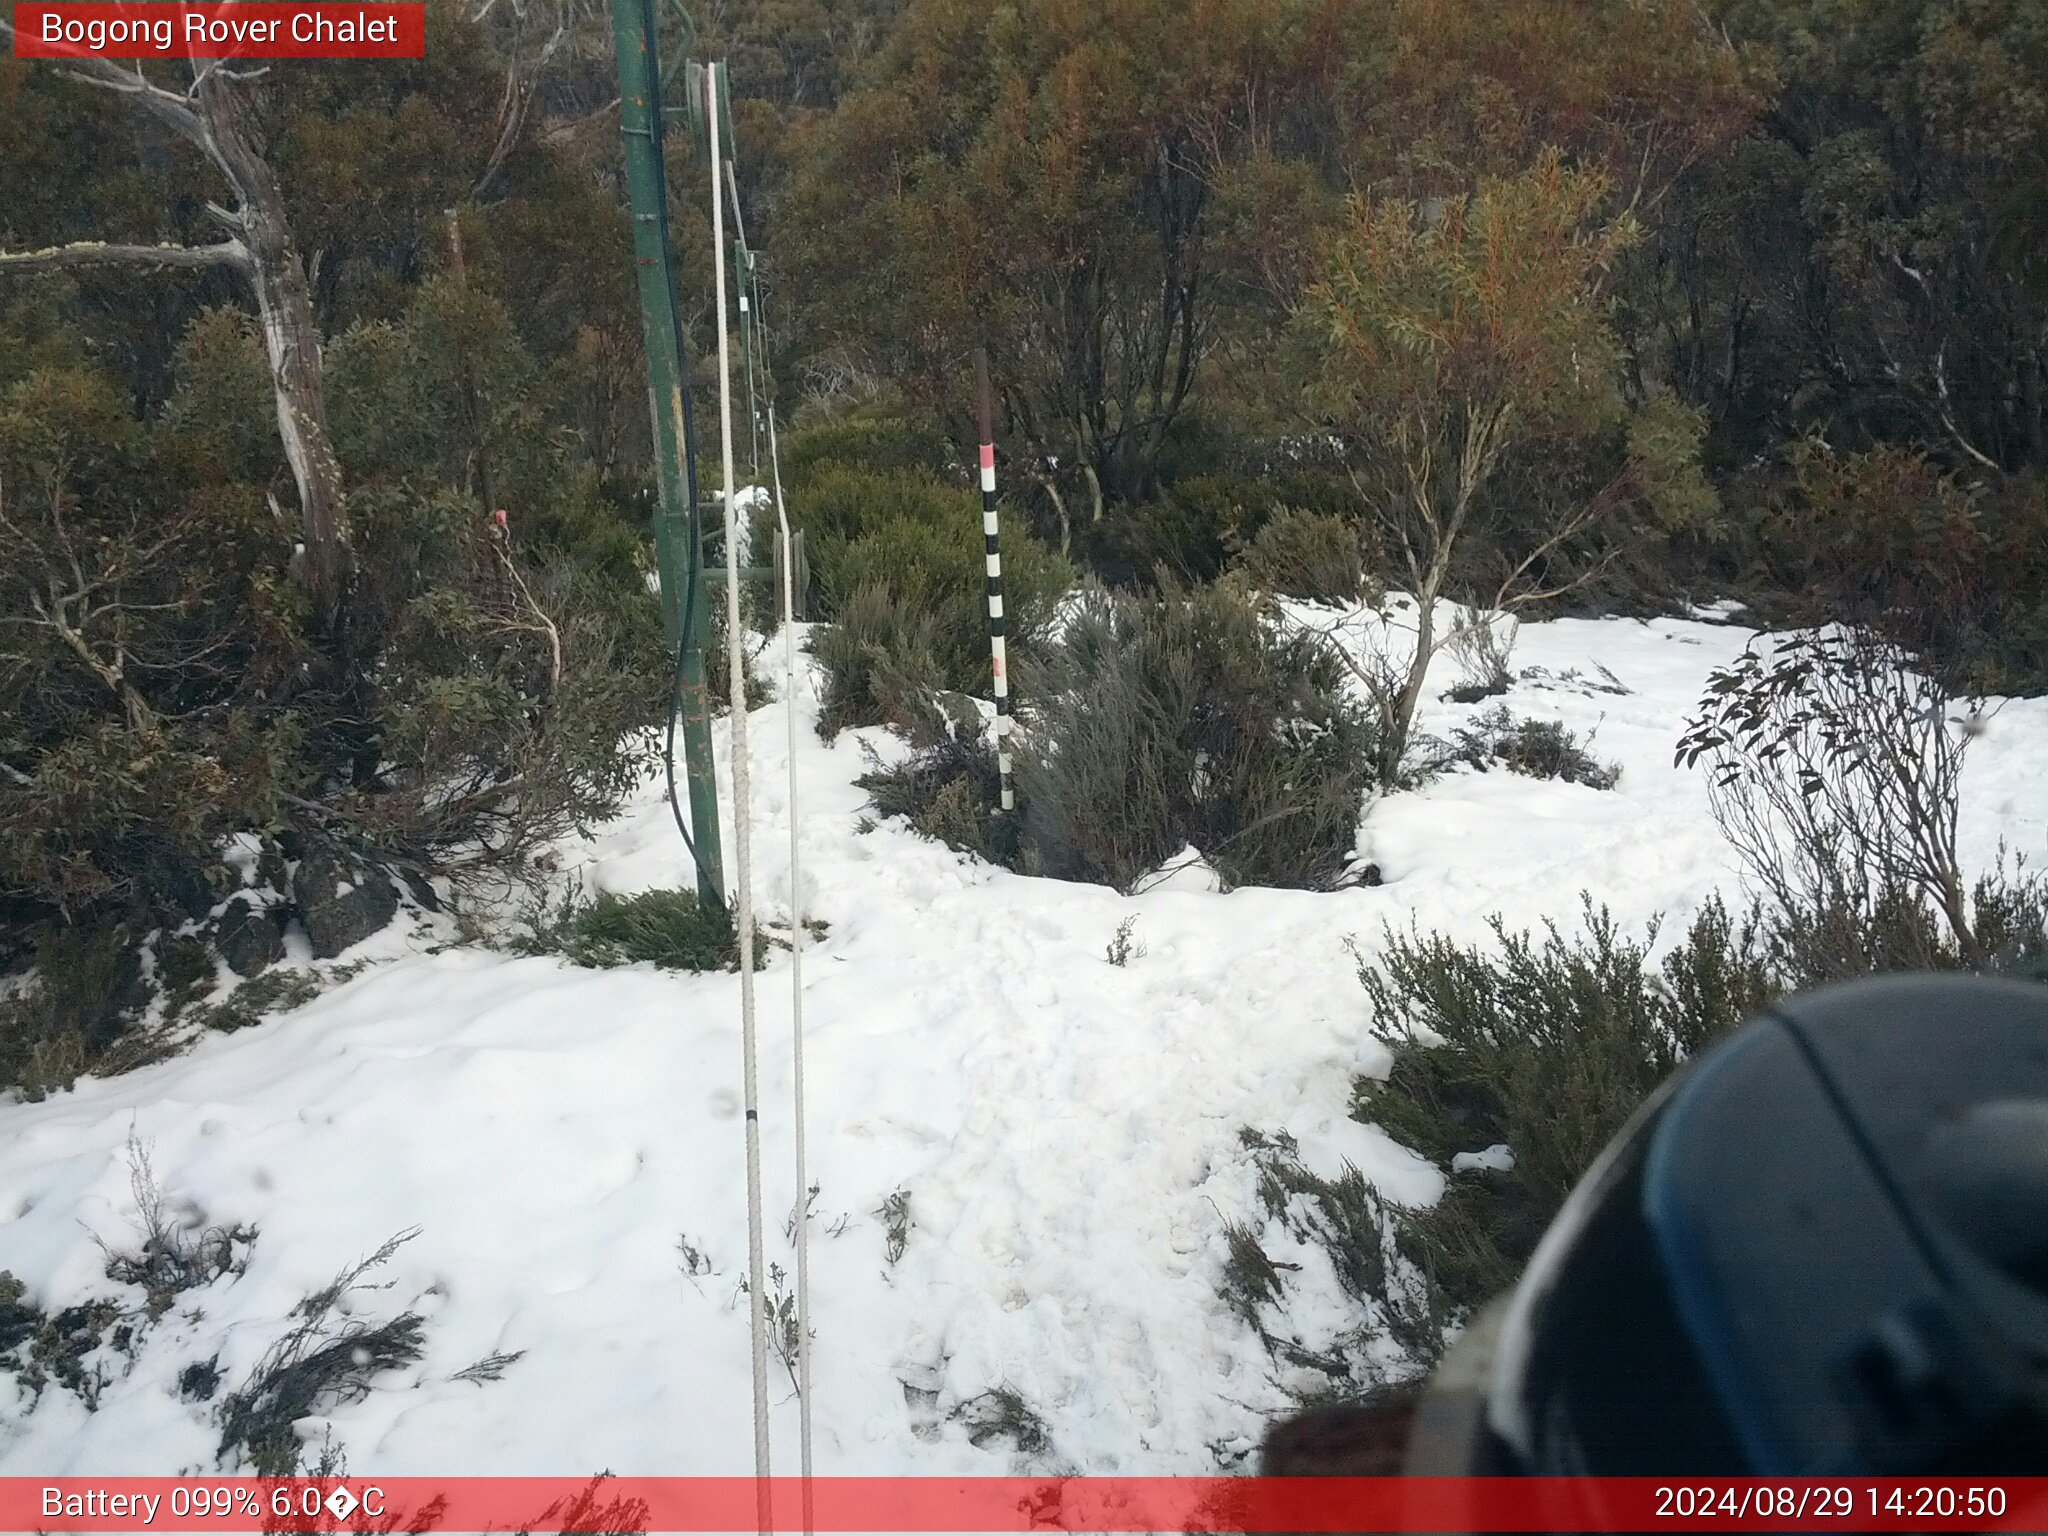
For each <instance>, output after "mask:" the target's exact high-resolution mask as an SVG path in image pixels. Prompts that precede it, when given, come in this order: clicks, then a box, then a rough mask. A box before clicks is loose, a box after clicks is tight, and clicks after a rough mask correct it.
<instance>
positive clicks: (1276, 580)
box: [1237, 507, 1366, 608]
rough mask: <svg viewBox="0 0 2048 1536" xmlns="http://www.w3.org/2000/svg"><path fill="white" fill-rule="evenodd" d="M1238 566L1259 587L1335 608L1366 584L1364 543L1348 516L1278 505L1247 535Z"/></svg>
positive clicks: (1349, 601)
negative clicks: (1275, 510)
mask: <svg viewBox="0 0 2048 1536" xmlns="http://www.w3.org/2000/svg"><path fill="white" fill-rule="evenodd" d="M1237 568H1238V569H1239V570H1241V571H1243V572H1244V574H1245V576H1246V578H1247V579H1249V580H1250V582H1251V583H1252V585H1253V586H1255V587H1258V588H1260V589H1261V590H1262V591H1266V592H1277V593H1279V594H1280V595H1282V596H1284V597H1298V598H1302V599H1304V600H1305V601H1307V602H1312V603H1326V604H1328V605H1329V606H1331V607H1333V608H1338V607H1343V606H1344V605H1345V604H1347V603H1352V602H1356V601H1357V600H1358V597H1359V595H1360V593H1361V592H1363V591H1364V589H1365V585H1366V577H1365V543H1364V540H1363V539H1362V538H1361V537H1360V534H1359V529H1358V525H1357V523H1355V522H1353V521H1350V520H1349V519H1346V518H1342V517H1337V516H1334V515H1332V514H1329V513H1323V512H1304V511H1302V510H1301V509H1299V508H1297V507H1283V508H1281V509H1280V510H1279V511H1278V512H1276V513H1274V515H1273V516H1272V517H1271V518H1270V519H1268V520H1267V521H1266V523H1265V524H1264V525H1263V526H1262V527H1261V528H1260V529H1259V531H1258V532H1257V533H1255V534H1254V535H1252V538H1251V542H1250V543H1249V544H1247V545H1246V546H1245V549H1244V553H1243V554H1242V555H1240V556H1239V557H1238V560H1237Z"/></svg>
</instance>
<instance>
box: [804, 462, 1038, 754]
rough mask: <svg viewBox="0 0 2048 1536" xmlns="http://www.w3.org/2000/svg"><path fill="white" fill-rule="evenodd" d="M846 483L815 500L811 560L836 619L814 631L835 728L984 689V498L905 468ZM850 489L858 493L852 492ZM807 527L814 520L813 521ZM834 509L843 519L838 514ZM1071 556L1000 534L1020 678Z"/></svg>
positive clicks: (828, 728) (1010, 642)
mask: <svg viewBox="0 0 2048 1536" xmlns="http://www.w3.org/2000/svg"><path fill="white" fill-rule="evenodd" d="M825 479H826V480H827V481H828V482H830V483H831V484H833V485H837V486H840V487H841V488H842V489H843V490H844V491H845V492H846V493H847V494H846V495H845V496H844V497H842V498H841V499H839V500H836V501H835V500H830V499H827V500H824V501H821V502H819V503H817V504H815V505H816V506H817V507H818V509H819V515H820V516H821V517H823V518H824V519H825V520H826V529H825V531H824V532H823V533H821V534H819V535H818V537H817V541H816V547H815V549H814V550H813V553H812V569H813V571H814V573H815V575H816V577H817V580H818V583H819V586H820V589H821V591H822V593H823V594H824V596H825V604H826V610H827V612H828V613H829V614H830V615H831V617H832V618H833V620H834V623H833V627H832V629H830V630H827V631H825V632H824V633H822V634H820V635H819V636H818V637H817V638H816V639H815V640H814V642H813V653H814V654H815V655H816V656H817V658H818V661H819V664H820V665H821V667H823V669H824V671H825V675H826V676H825V692H826V708H825V710H824V711H823V712H822V713H821V715H820V719H819V728H820V730H821V731H823V732H824V733H825V734H826V735H827V736H828V737H829V736H830V735H832V734H835V733H837V732H838V731H840V730H842V729H845V728H846V727H848V726H855V725H897V726H903V725H906V724H908V723H909V721H910V719H911V717H912V716H913V715H914V714H915V713H916V712H917V709H918V707H919V705H918V700H919V699H920V698H921V696H923V695H926V694H928V693H929V692H931V691H933V690H937V689H951V690H953V691H955V692H960V693H975V694H986V693H987V692H988V689H989V640H988V568H987V558H986V555H985V553H984V548H983V543H982V535H981V513H980V510H979V504H978V503H977V502H976V501H975V499H974V498H973V497H971V496H969V495H968V494H967V493H965V492H960V491H953V490H950V489H948V488H946V487H943V486H938V485H936V484H934V483H932V482H928V481H923V480H918V479H915V478H908V479H906V478H905V477H903V476H900V475H899V476H894V477H886V476H876V475H868V474H854V473H853V472H850V471H848V472H841V471H833V472H832V473H831V474H829V475H828V476H826V477H825ZM855 492H858V493H859V495H858V497H856V496H855V495H854V493H855ZM810 515H811V514H810V512H808V511H807V512H806V518H807V521H806V527H810V528H815V527H817V526H818V524H817V523H813V522H810V521H808V519H809V517H810ZM835 520H836V521H835ZM1073 580H1074V571H1073V567H1072V566H1071V565H1069V564H1068V563H1067V562H1066V561H1065V560H1063V559H1061V558H1060V557H1059V556H1058V555H1056V554H1054V553H1053V552H1052V551H1051V550H1050V549H1048V548H1046V546H1045V545H1043V544H1041V543H1039V542H1038V541H1037V540H1036V539H1033V538H1031V537H1030V536H1028V535H1026V534H1022V533H1017V534H1013V535H1009V536H1006V537H1005V539H1004V541H1003V618H1004V630H1005V635H1006V639H1007V649H1008V652H1009V655H1010V657H1011V660H1012V672H1013V679H1014V677H1015V674H1016V670H1017V669H1018V668H1020V667H1021V668H1027V669H1028V667H1029V666H1030V664H1031V662H1032V659H1033V658H1034V657H1035V656H1036V655H1037V654H1038V653H1039V652H1040V651H1041V650H1042V649H1043V645H1044V639H1045V635H1046V633H1047V631H1048V629H1049V627H1050V625H1051V622H1052V618H1053V613H1054V610H1055V608H1056V606H1057V605H1058V602H1059V600H1060V598H1061V597H1062V596H1063V595H1064V594H1065V593H1066V592H1067V590H1068V589H1069V588H1070V587H1071V586H1072V585H1073Z"/></svg>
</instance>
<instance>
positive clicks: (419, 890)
mask: <svg viewBox="0 0 2048 1536" xmlns="http://www.w3.org/2000/svg"><path fill="white" fill-rule="evenodd" d="M391 872H392V873H393V874H395V875H397V876H398V878H399V879H400V880H402V881H404V882H405V888H406V889H407V890H408V891H410V892H412V899H413V900H414V901H416V902H418V903H419V904H420V905H421V906H423V907H425V908H426V909H427V910H428V911H429V912H438V911H440V910H441V898H440V896H439V895H438V894H436V892H435V890H434V883H433V882H432V881H431V880H429V879H428V878H427V877H426V876H425V875H423V874H421V873H420V872H419V871H418V870H416V869H408V868H406V867H405V866H404V865H403V864H394V865H392V866H391Z"/></svg>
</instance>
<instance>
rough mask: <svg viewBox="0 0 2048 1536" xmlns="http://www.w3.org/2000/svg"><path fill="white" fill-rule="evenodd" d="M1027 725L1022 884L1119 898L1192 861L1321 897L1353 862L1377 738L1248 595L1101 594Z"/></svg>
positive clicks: (1059, 655)
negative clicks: (1091, 886) (1047, 878)
mask: <svg viewBox="0 0 2048 1536" xmlns="http://www.w3.org/2000/svg"><path fill="white" fill-rule="evenodd" d="M1024 718H1025V728H1024V729H1023V730H1022V732H1021V733H1020V737H1019V746H1018V758H1017V774H1018V798H1019V802H1020V805H1021V808H1022V811H1023V815H1024V819H1025V849H1024V858H1025V863H1026V867H1027V868H1033V869H1036V870H1039V871H1041V872H1043V873H1045V874H1049V875H1054V876H1056V877H1058V878H1061V879H1067V880H1091V881H1099V882H1103V883H1106V884H1109V885H1114V886H1116V887H1117V888H1119V889H1128V888H1129V887H1130V886H1131V885H1132V883H1133V882H1135V881H1136V880H1137V879H1138V878H1139V877H1140V876H1142V875H1144V874H1145V873H1147V872H1148V871H1150V870H1152V869H1155V868H1157V867H1158V866H1159V865H1160V864H1161V863H1162V862H1163V861H1164V860H1166V859H1167V858H1169V857H1171V856H1172V855H1174V854H1177V853H1179V852H1180V851H1181V850H1182V849H1183V848H1185V847H1187V846H1188V845H1190V844H1192V845H1193V846H1194V847H1195V848H1197V849H1198V850H1200V852H1201V853H1202V855H1203V856H1204V858H1206V859H1207V860H1208V861H1209V863H1210V864H1211V865H1212V866H1213V867H1214V868H1215V869H1216V870H1217V871H1218V872H1219V873H1220V874H1221V875H1222V876H1223V877H1224V879H1225V880H1227V881H1229V882H1230V883H1231V884H1233V885H1278V886H1295V887H1301V888H1306V889H1318V888H1322V887H1326V886H1329V885H1331V884H1334V883H1335V882H1336V881H1337V880H1338V878H1339V877H1340V876H1341V874H1342V872H1343V869H1344V865H1345V862H1346V860H1347V859H1348V858H1349V856H1350V854H1351V852H1352V850H1353V847H1354V844H1355V842H1356V838H1357V832H1358V821H1359V816H1360V813H1361V808H1362V806H1363V803H1364V798H1365V791H1366V787H1367V783H1368V778H1369V774H1370V764H1371V762H1372V761H1373V759H1374V756H1375V748H1376V746H1377V741H1376V736H1375V729H1374V726H1373V724H1372V722H1371V721H1370V720H1369V719H1368V717H1367V716H1366V714H1365V713H1364V712H1363V711H1362V710H1361V709H1360V708H1359V707H1358V706H1357V705H1356V704H1355V703H1353V702H1352V700H1351V698H1350V697H1349V695H1348V694H1347V692H1346V690H1345V688H1344V685H1343V673H1342V669H1341V668H1340V666H1339V665H1338V663H1337V662H1336V661H1335V660H1333V659H1332V658H1330V657H1329V656H1328V655H1327V654H1326V653H1325V652H1324V651H1323V650H1322V649H1320V648H1318V647H1317V646H1316V645H1314V644H1313V643H1312V642H1310V641H1307V640H1303V639H1300V638H1298V637H1288V636H1284V635H1280V634H1278V633H1276V632H1275V631H1274V630H1273V629H1272V628H1270V627H1269V626H1267V625H1266V624H1265V622H1264V621H1263V619H1262V615H1261V610H1260V606H1259V604H1258V602H1257V600H1256V599H1255V598H1254V597H1253V596H1252V595H1251V594H1250V593H1249V592H1248V591H1246V590H1245V589H1244V587H1243V586H1242V585H1241V584H1238V583H1235V582H1220V583H1217V584H1215V585H1213V586H1209V587H1202V588H1196V589H1193V590H1181V589H1178V588H1172V587H1169V589H1168V590H1167V591H1165V592H1164V593H1163V594H1162V595H1161V596H1159V597H1158V598H1139V597H1128V596H1116V595H1112V594H1110V593H1107V592H1104V591H1102V590H1100V589H1096V590H1095V591H1093V592H1092V593H1090V594H1089V595H1088V596H1087V597H1086V598H1085V599H1084V600H1082V601H1081V602H1080V603H1078V604H1077V605H1076V606H1075V609H1074V611H1073V614H1072V617H1071V621H1070V623H1069V625H1068V628H1067V630H1066V633H1065V635H1064V637H1063V639H1062V642H1061V644H1060V645H1059V646H1058V647H1057V648H1056V649H1055V650H1054V651H1053V652H1052V653H1051V655H1050V656H1049V658H1048V661H1047V664H1046V667H1045V675H1044V677H1043V679H1042V680H1041V681H1040V682H1039V684H1038V686H1037V687H1036V688H1035V689H1034V691H1033V694H1032V696H1031V698H1030V699H1029V701H1028V704H1027V713H1026V715H1025V717H1024Z"/></svg>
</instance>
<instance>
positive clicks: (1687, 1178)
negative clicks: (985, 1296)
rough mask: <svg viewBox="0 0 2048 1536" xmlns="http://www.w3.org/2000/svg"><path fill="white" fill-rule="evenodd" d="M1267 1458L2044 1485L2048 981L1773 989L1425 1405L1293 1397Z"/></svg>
mask: <svg viewBox="0 0 2048 1536" xmlns="http://www.w3.org/2000/svg"><path fill="white" fill-rule="evenodd" d="M1411 1412H1412V1420H1411V1419H1408V1418H1407V1417H1406V1415H1408V1414H1409V1413H1411ZM1404 1433H1405V1442H1406V1443H1405V1451H1404V1454H1402V1455H1401V1456H1400V1457H1399V1458H1390V1455H1389V1443H1390V1441H1391V1439H1392V1438H1393V1437H1394V1436H1397V1435H1402V1434H1404ZM1390 1461H1391V1462H1392V1464H1390ZM1261 1468H1262V1470H1263V1471H1265V1472H1268V1473H1270V1474H1274V1475H1282V1476H1287V1475H1324V1476H1330V1475H1374V1474H1383V1473H1386V1472H1390V1471H1396V1470H1398V1471H1403V1472H1406V1473H1408V1474H1410V1475H1434V1476H1457V1475H1479V1476H1485V1475H1516V1474H1530V1475H1541V1476H1559V1475H1581V1474H1592V1475H1596V1476H1598V1475H1607V1476H1623V1475H1638V1476H1641V1475H1666V1474H1702V1475H1704V1474H1724V1475H1733V1474H1748V1475H1755V1476H1767V1477H1775V1476H1834V1475H1857V1474H1868V1475H1903V1474H1928V1475H1947V1476H1963V1475H1983V1474H2006V1475H2039V1474H2041V1473H2043V1472H2048V991H2044V990H2043V989H2042V988H2040V987H2038V986H2031V985H2026V984H2023V983H2017V982H2010V981H1997V980H1990V979H1986V978H1982V977H1957V976H1900V977H1887V978H1880V979H1876V980H1871V981H1860V982H1855V983H1851V984H1849V985H1846V986H1840V987H1833V988H1829V989H1826V990H1823V991H1820V992H1816V993H1813V994H1811V995H1809V996H1806V997H1802V998H1795V999H1790V1000H1787V1001H1786V1002H1784V1003H1781V1004H1779V1005H1778V1006H1777V1007H1775V1008H1774V1009H1772V1010H1771V1011H1770V1012H1769V1013H1767V1014H1765V1015H1764V1016H1763V1017H1762V1018H1760V1019H1758V1020H1756V1021H1754V1022H1752V1023H1751V1024H1749V1025H1748V1026H1747V1027H1745V1028H1744V1029H1741V1030H1739V1031H1737V1032H1736V1033H1735V1034H1734V1035H1732V1036H1731V1037H1729V1039H1728V1040H1727V1041H1726V1042H1725V1043H1723V1044H1722V1045H1720V1046H1719V1047H1717V1048H1716V1049H1714V1050H1711V1051H1708V1052H1706V1053H1705V1054H1703V1055H1702V1056H1701V1057H1700V1058H1699V1059H1697V1060H1696V1061H1695V1062H1693V1063H1692V1064H1690V1065H1689V1066H1688V1067H1687V1068H1685V1069H1684V1070H1683V1071H1681V1072H1679V1073H1677V1074H1676V1075H1675V1076H1674V1077H1673V1078H1672V1079H1671V1080H1670V1081H1669V1082H1667V1083H1666V1084H1665V1085H1664V1086H1663V1087H1662V1088H1660V1089H1659V1090H1658V1091H1657V1092H1656V1093H1655V1094H1654V1095H1652V1097H1651V1098H1650V1100H1649V1101H1648V1102H1647V1103H1645V1104H1644V1106H1643V1107H1642V1109H1641V1110H1639V1111H1638V1112H1637V1114H1636V1115H1635V1117H1634V1118H1633V1119H1632V1120H1631V1121H1630V1122H1629V1124H1628V1125H1627V1126H1626V1127H1625V1128H1624V1129H1623V1130H1622V1132H1621V1134H1620V1135H1618V1136H1617V1137H1616V1138H1615V1139H1614V1141H1613V1143H1612V1144H1611V1145H1610V1146H1609V1147H1608V1148H1607V1150H1606V1151H1605V1152H1604V1153H1602V1154H1601V1156H1600V1158H1599V1159H1598V1160H1597V1161H1596V1162H1595V1164H1594V1166H1593V1168H1592V1169H1591V1171H1590V1172H1588V1173H1587V1175H1586V1176H1585V1178H1584V1179H1583V1180H1582V1181H1581V1182H1580V1184H1579V1186H1578V1187H1577V1189H1575V1190H1574V1191H1573V1193H1572V1196H1571V1198H1570V1199H1569V1200H1568V1201H1567V1202H1566V1203H1565V1206H1564V1209H1563V1210H1562V1211H1561V1212H1560V1213H1559V1214H1558V1217H1557V1220H1556V1221H1555V1222H1554V1223H1552V1225H1551V1228H1550V1230H1549V1231H1548V1232H1547V1233H1546V1234H1545V1235H1544V1238H1543V1241H1542V1242H1541V1243H1540V1244H1539V1245H1538V1247H1537V1249H1536V1252H1535V1254H1534V1256H1533V1257H1532V1258H1531V1260H1530V1263H1529V1267H1528V1270H1527V1272H1526V1273H1525V1274H1524V1275H1523V1277H1522V1280H1521V1282H1520V1283H1519V1284H1518V1285H1517V1287H1516V1288H1515V1290H1514V1292H1513V1294H1512V1295H1511V1296H1508V1297H1506V1298H1504V1299H1502V1300H1501V1301H1498V1302H1495V1303H1494V1304H1492V1305H1490V1306H1488V1307H1486V1308H1484V1309H1482V1310H1481V1311H1480V1312H1479V1313H1478V1314H1477V1315H1476V1316H1475V1317H1474V1318H1473V1319H1472V1321H1471V1322H1470V1324H1468V1326H1467V1327H1466V1329H1465V1331H1464V1332H1463V1334H1461V1335H1460V1337H1459V1339H1458V1340H1457V1342H1456V1343H1455V1344H1454V1345H1453V1346H1452V1347H1451V1349H1450V1351H1449V1352H1448V1353H1447V1354H1446V1356H1445V1357H1444V1360H1443V1362H1442V1364H1441V1365H1440V1366H1439V1368H1438V1370H1437V1372H1436V1374H1435V1376H1434V1377H1433V1378H1432V1379H1431V1381H1430V1382H1429V1384H1428V1385H1427V1388H1426V1389H1425V1390H1424V1391H1423V1392H1422V1393H1421V1394H1420V1398H1419V1401H1417V1402H1413V1403H1412V1405H1411V1404H1410V1403H1409V1402H1407V1401H1404V1400H1402V1399H1400V1398H1398V1397H1381V1398H1377V1399H1374V1400H1369V1401H1367V1402H1365V1403H1362V1404H1359V1405H1356V1406H1352V1407H1346V1408H1330V1407H1322V1408H1316V1409H1311V1410H1309V1411H1308V1412H1306V1413H1304V1414H1302V1415H1300V1416H1298V1417H1297V1418H1295V1419H1292V1420H1290V1421H1288V1422H1287V1423H1285V1424H1282V1425H1279V1426H1277V1427H1276V1428H1275V1429H1274V1430H1273V1431H1272V1432H1271V1434H1269V1435H1268V1437H1267V1440H1266V1444H1265V1446H1264V1449H1263V1453H1262V1462H1261Z"/></svg>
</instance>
